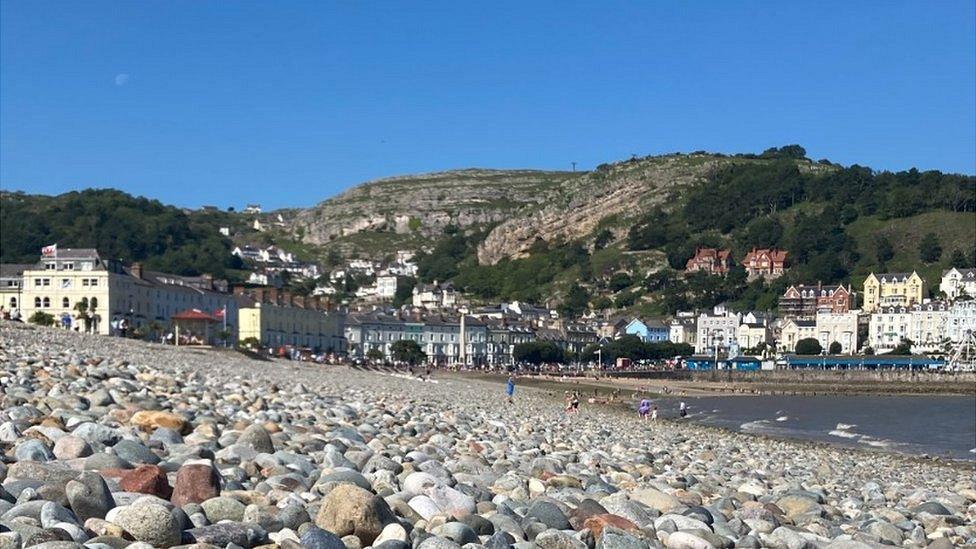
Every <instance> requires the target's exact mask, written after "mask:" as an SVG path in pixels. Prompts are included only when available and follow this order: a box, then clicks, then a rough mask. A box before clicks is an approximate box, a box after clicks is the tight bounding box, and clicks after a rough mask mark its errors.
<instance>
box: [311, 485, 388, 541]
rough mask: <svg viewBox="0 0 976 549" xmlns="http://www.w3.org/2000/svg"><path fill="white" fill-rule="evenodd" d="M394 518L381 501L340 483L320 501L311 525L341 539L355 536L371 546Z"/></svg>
mask: <svg viewBox="0 0 976 549" xmlns="http://www.w3.org/2000/svg"><path fill="white" fill-rule="evenodd" d="M396 521H397V519H396V516H394V515H393V511H391V510H390V506H389V505H387V503H386V501H384V500H383V498H381V497H379V496H377V495H376V494H374V493H372V492H370V491H368V490H364V489H362V488H360V487H358V486H355V485H352V484H340V485H338V486H336V487H335V488H333V489H332V491H331V492H329V493H328V495H326V496H325V498H323V500H322V506H321V507H319V512H318V515H316V517H315V524H316V525H317V526H318V527H319V528H324V529H326V530H328V531H330V532H332V533H333V534H335V535H337V536H339V537H342V536H347V535H349V534H352V535H355V536H356V537H358V538H359V539H360V541H362V542H363V544H364V545H371V544H372V543H373V540H375V539H376V538H377V537H378V536H379V535H380V532H382V531H383V528H384V527H385V526H386V525H387V524H391V523H394V522H396Z"/></svg>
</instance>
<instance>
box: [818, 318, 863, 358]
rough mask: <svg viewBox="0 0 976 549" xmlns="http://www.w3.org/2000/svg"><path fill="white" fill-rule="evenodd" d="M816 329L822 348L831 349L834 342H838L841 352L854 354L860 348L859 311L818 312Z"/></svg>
mask: <svg viewBox="0 0 976 549" xmlns="http://www.w3.org/2000/svg"><path fill="white" fill-rule="evenodd" d="M815 331H816V332H815V333H816V336H815V337H816V338H817V341H819V342H820V347H821V348H822V349H824V350H829V349H830V346H831V345H832V344H834V343H838V344H840V354H844V355H852V354H854V353H855V352H857V350H858V338H857V331H858V311H849V312H846V313H832V312H824V313H818V314H817V317H816V325H815Z"/></svg>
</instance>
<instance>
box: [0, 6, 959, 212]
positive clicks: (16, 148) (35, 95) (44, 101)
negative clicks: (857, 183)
mask: <svg viewBox="0 0 976 549" xmlns="http://www.w3.org/2000/svg"><path fill="white" fill-rule="evenodd" d="M569 4H577V3H568V2H559V1H557V2H524V1H512V2H482V3H472V2H457V1H453V0H452V1H445V2H422V3H406V2H365V1H364V2H311V1H309V2H251V1H235V2H201V1H167V2H97V1H86V2H67V1H62V2H43V1H27V0H23V1H20V0H4V1H2V2H0V10H2V13H0V15H2V18H0V45H2V52H0V187H2V188H4V189H8V190H9V189H19V190H25V191H28V192H41V193H59V192H63V191H66V190H71V189H80V188H85V187H116V188H120V189H123V190H126V191H129V192H132V193H135V194H141V195H146V196H150V197H154V198H159V199H161V200H163V201H165V202H168V203H174V204H179V205H184V206H198V205H201V204H214V205H218V206H221V207H226V206H230V205H235V206H240V205H242V204H244V203H245V202H260V203H263V204H264V205H265V207H280V206H293V205H295V206H297V205H310V204H313V203H315V202H318V201H320V200H322V199H324V198H327V197H329V196H332V195H334V194H336V193H337V192H339V191H341V190H343V189H345V188H348V187H349V186H352V185H354V184H356V183H359V182H362V181H364V180H367V179H371V178H376V177H382V176H389V175H398V174H405V173H416V172H424V171H434V170H443V169H449V168H461V167H473V166H477V167H491V168H557V169H569V167H570V162H571V161H576V162H578V166H579V167H580V168H581V169H589V168H592V167H594V166H596V165H597V164H600V163H602V162H607V161H612V160H618V159H624V158H627V157H629V156H630V155H631V154H632V153H633V154H640V155H645V154H658V153H665V152H671V151H685V152H690V151H693V150H698V149H705V150H711V151H721V152H760V151H762V150H763V149H765V148H767V147H770V146H778V145H783V144H788V143H800V144H802V145H803V146H805V147H806V148H807V151H808V154H809V155H810V156H811V157H813V158H823V157H827V158H830V159H831V160H834V161H836V162H840V163H843V164H850V163H859V164H862V165H869V166H871V167H874V168H876V169H892V170H899V169H906V168H909V167H912V166H917V167H919V168H921V169H941V170H944V171H955V172H964V173H970V174H972V173H974V172H976V30H974V28H976V8H974V6H976V3H974V2H973V1H972V0H961V1H937V2H917V1H911V2H898V1H873V2H872V1H858V2H850V1H848V0H844V1H838V2H803V3H801V2H759V1H756V2H732V1H729V2H724V1H723V2H704V1H698V2H670V1H669V2H663V1H662V2H653V3H652V2H643V1H633V2H585V3H578V4H582V5H569Z"/></svg>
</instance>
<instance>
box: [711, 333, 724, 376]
mask: <svg viewBox="0 0 976 549" xmlns="http://www.w3.org/2000/svg"><path fill="white" fill-rule="evenodd" d="M723 339H725V337H724V336H723V335H722V332H721V331H720V330H713V331H712V347H714V348H715V369H716V370H718V351H719V348H720V347H721V346H722V340H723Z"/></svg>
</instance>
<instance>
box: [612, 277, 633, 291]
mask: <svg viewBox="0 0 976 549" xmlns="http://www.w3.org/2000/svg"><path fill="white" fill-rule="evenodd" d="M633 283H634V280H633V279H632V278H631V276H630V275H629V274H627V273H624V272H620V273H613V276H611V277H610V282H608V283H607V286H608V287H609V288H610V291H611V292H613V293H617V292H619V291H620V290H623V289H624V288H629V287H630V286H631V285H632V284H633Z"/></svg>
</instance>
